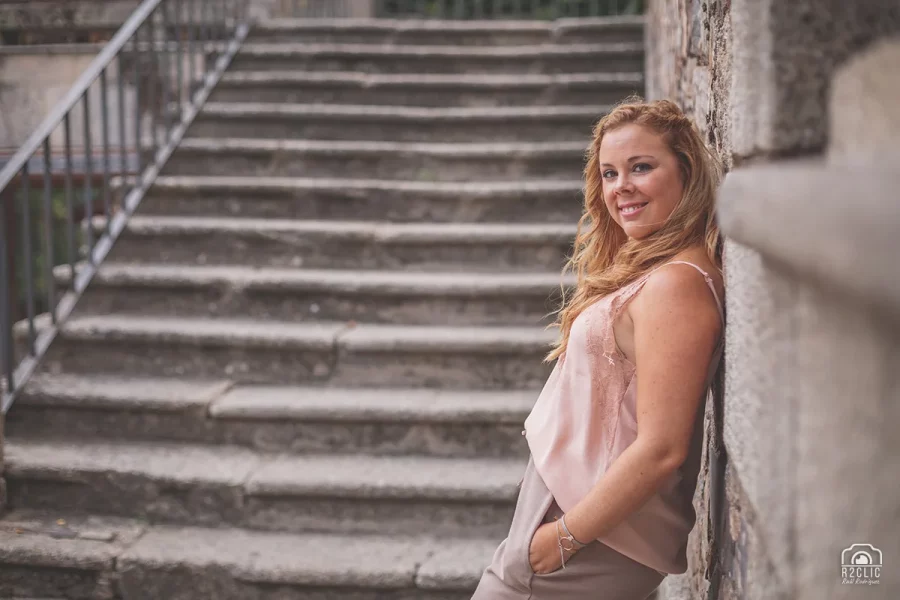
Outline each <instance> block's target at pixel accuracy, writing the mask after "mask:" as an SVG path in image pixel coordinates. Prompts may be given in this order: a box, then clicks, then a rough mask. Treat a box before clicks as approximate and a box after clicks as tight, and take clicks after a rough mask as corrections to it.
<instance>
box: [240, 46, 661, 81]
mask: <svg viewBox="0 0 900 600" xmlns="http://www.w3.org/2000/svg"><path fill="white" fill-rule="evenodd" d="M643 52H644V48H643V44H642V43H640V42H611V43H610V42H607V43H594V44H566V45H558V44H546V45H527V46H447V45H444V46H412V45H373V44H311V43H297V42H294V43H291V42H282V43H277V44H265V43H259V42H250V43H247V44H244V45H243V46H242V47H241V51H240V52H239V53H238V54H237V56H235V58H234V59H233V61H232V63H231V66H230V68H231V69H232V70H233V71H266V70H268V71H283V70H307V71H363V72H367V73H385V72H388V73H470V74H476V73H484V74H487V73H506V74H509V73H558V72H568V73H573V72H574V73H580V72H590V71H592V70H594V69H595V68H596V65H597V64H598V63H603V66H604V69H606V70H607V71H626V72H634V71H635V70H638V69H640V68H641V64H642V60H643Z"/></svg>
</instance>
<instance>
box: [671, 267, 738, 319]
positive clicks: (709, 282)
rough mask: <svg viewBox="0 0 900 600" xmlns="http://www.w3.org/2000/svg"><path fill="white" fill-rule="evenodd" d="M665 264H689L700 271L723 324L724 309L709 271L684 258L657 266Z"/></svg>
mask: <svg viewBox="0 0 900 600" xmlns="http://www.w3.org/2000/svg"><path fill="white" fill-rule="evenodd" d="M666 265H690V266H692V267H694V268H695V269H697V270H698V271H700V274H701V275H703V279H705V280H706V285H708V286H709V290H710V291H711V292H712V294H713V298H715V299H716V308H718V309H719V318H720V319H722V325H724V324H725V311H724V309H723V308H722V301H721V300H719V294H718V292H716V286H715V285H714V284H713V280H712V277H710V276H709V273H707V272H706V271H704V270H703V269H701V268H700V267H698V266H697V265H695V264H694V263H692V262H688V261H686V260H673V261H670V262H667V263H666V264H664V265H661V266H660V267H659V268H662V267H664V266H666Z"/></svg>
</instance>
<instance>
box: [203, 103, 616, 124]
mask: <svg viewBox="0 0 900 600" xmlns="http://www.w3.org/2000/svg"><path fill="white" fill-rule="evenodd" d="M610 108H611V107H610V106H608V105H607V106H579V105H568V106H567V105H556V106H500V107H421V106H402V107H398V106H381V105H365V104H325V103H313V104H302V103H275V102H209V103H207V104H206V105H204V107H203V110H202V111H201V112H200V114H199V115H198V118H207V117H218V118H225V117H231V118H248V117H249V118H260V117H270V118H271V117H293V118H304V117H305V118H310V119H339V120H342V121H345V120H348V119H354V120H359V119H365V120H369V121H374V122H426V123H433V122H449V123H473V124H477V123H481V122H485V121H527V120H530V121H538V122H541V123H544V122H553V121H558V120H566V119H584V118H591V117H594V118H597V119H599V118H600V117H602V116H603V115H604V114H606V113H607V112H609V110H610Z"/></svg>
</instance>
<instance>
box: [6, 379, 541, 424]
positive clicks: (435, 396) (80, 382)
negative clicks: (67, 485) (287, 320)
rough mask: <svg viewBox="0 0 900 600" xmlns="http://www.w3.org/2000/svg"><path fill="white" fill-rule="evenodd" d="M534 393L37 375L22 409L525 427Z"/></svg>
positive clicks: (23, 398) (21, 403) (23, 397)
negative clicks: (31, 407)
mask: <svg viewBox="0 0 900 600" xmlns="http://www.w3.org/2000/svg"><path fill="white" fill-rule="evenodd" d="M536 397H537V391H531V390H521V391H509V392H506V391H477V390H472V391H466V392H459V391H453V390H427V389H416V388H393V389H375V390H370V389H365V388H363V389H353V388H318V387H309V386H274V385H233V384H232V383H231V382H228V381H219V382H205V381H192V380H175V379H170V378H136V377H129V378H117V377H114V376H102V375H90V376H77V375H60V374H57V375H53V374H40V375H37V376H35V377H33V378H32V379H31V380H30V381H29V382H28V384H27V385H26V387H25V389H24V392H23V393H22V395H21V397H20V398H19V400H18V401H17V403H16V405H17V406H37V407H51V408H67V409H74V410H89V411H91V410H107V411H134V412H138V411H140V412H153V413H158V412H179V411H193V410H197V409H200V410H203V411H205V412H206V413H207V414H208V417H209V418H211V419H221V420H241V421H282V420H288V421H316V422H336V423H344V422H350V423H362V422H383V423H415V422H428V423H491V424H511V423H521V422H522V421H524V420H525V418H526V417H527V416H528V412H529V411H530V410H531V407H532V405H533V404H534V401H535V399H536Z"/></svg>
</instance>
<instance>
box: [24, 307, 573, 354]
mask: <svg viewBox="0 0 900 600" xmlns="http://www.w3.org/2000/svg"><path fill="white" fill-rule="evenodd" d="M20 335H21V333H20ZM61 335H62V336H63V337H64V338H70V339H75V340H78V339H90V338H94V337H97V336H100V337H103V338H105V339H107V340H109V339H118V340H122V341H128V340H131V341H134V340H138V339H148V338H150V339H164V340H167V341H177V342H178V343H180V344H195V345H206V344H212V345H242V346H247V347H250V346H258V345H265V346H269V345H278V346H283V347H303V348H308V349H319V350H332V349H333V347H334V345H335V344H337V345H338V346H339V347H341V348H346V349H350V350H370V351H379V350H387V351H390V350H402V351H408V352H411V351H432V352H460V351H468V352H484V353H492V352H496V351H499V350H509V351H518V350H522V349H526V350H537V349H540V348H544V347H547V348H549V344H550V343H551V342H552V341H553V340H555V339H556V334H555V332H553V331H551V330H548V329H545V328H542V327H537V326H536V327H525V326H513V325H510V326H473V327H464V326H441V325H382V324H368V323H364V324H356V323H295V322H277V321H272V320H267V321H258V320H244V319H225V318H221V319H197V318H178V317H155V316H154V317H144V316H138V315H103V316H81V317H73V318H70V319H69V320H68V321H66V323H65V324H64V325H63V326H62V330H61Z"/></svg>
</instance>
